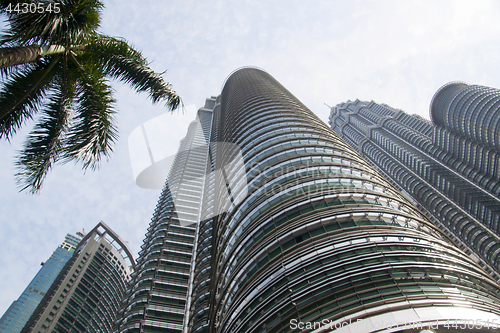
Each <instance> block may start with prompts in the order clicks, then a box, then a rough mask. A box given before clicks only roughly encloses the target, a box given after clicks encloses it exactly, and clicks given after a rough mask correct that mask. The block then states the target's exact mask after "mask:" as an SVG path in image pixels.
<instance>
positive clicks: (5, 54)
mask: <svg viewBox="0 0 500 333" xmlns="http://www.w3.org/2000/svg"><path fill="white" fill-rule="evenodd" d="M40 56H41V49H40V46H38V45H30V46H20V47H2V48H0V68H4V67H9V66H15V65H20V64H26V63H28V62H33V61H35V60H36V59H38V58H39V57H40Z"/></svg>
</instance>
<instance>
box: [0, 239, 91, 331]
mask: <svg viewBox="0 0 500 333" xmlns="http://www.w3.org/2000/svg"><path fill="white" fill-rule="evenodd" d="M80 240H81V238H80V236H79V235H77V236H74V235H70V234H67V235H66V237H65V240H64V242H63V243H62V244H61V245H60V246H58V247H57V249H56V250H55V251H54V253H52V255H51V256H50V258H49V259H48V260H47V261H46V262H44V263H42V268H40V270H39V271H38V273H37V274H36V275H35V277H34V278H33V280H31V282H30V283H29V285H28V287H26V289H25V290H24V291H23V293H22V294H21V296H20V297H19V299H18V300H15V301H14V302H13V303H12V305H11V306H10V307H9V309H8V310H7V311H6V312H5V313H4V315H3V316H2V318H0V332H3V333H19V332H21V329H22V328H23V326H24V324H26V321H28V319H29V317H30V316H31V314H32V313H33V311H34V310H35V309H36V307H37V306H38V304H39V303H40V301H41V300H42V298H43V296H45V294H46V293H47V291H48V290H49V288H50V286H51V285H52V282H54V280H55V278H56V277H57V275H58V274H59V272H60V271H61V269H62V268H63V267H64V265H65V264H66V262H67V261H68V260H69V258H71V256H72V255H73V252H74V251H75V249H76V247H77V245H78V243H79V242H80Z"/></svg>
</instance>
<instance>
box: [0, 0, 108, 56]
mask: <svg viewBox="0 0 500 333" xmlns="http://www.w3.org/2000/svg"><path fill="white" fill-rule="evenodd" d="M17 3H19V4H23V3H27V4H32V3H34V4H35V5H38V4H39V3H42V4H45V5H48V4H51V6H53V5H54V3H58V4H60V6H59V8H60V9H61V11H60V12H59V13H55V12H54V11H44V12H43V13H38V12H35V13H31V12H28V13H17V12H10V13H6V14H7V17H8V19H7V22H8V23H9V24H10V29H9V30H8V31H7V33H6V34H4V35H3V36H2V37H1V38H0V45H8V46H14V45H16V46H24V45H31V44H41V45H50V44H61V45H66V46H68V45H71V44H75V43H78V42H81V41H84V40H85V39H86V38H88V37H89V36H90V34H92V33H93V32H94V31H95V30H96V29H97V28H98V27H99V24H100V18H99V11H100V10H101V9H102V8H103V7H104V5H103V3H102V2H101V1H99V0H60V1H47V0H31V1H29V0H27V1H16V2H12V4H13V6H14V5H15V4H17ZM7 6H8V2H6V1H2V4H1V6H0V9H2V11H5V8H6V7H7Z"/></svg>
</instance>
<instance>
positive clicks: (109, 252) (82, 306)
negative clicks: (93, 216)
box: [21, 222, 135, 333]
mask: <svg viewBox="0 0 500 333" xmlns="http://www.w3.org/2000/svg"><path fill="white" fill-rule="evenodd" d="M134 264H135V262H134V259H133V257H132V255H131V253H130V251H129V250H128V248H127V246H126V244H125V243H124V242H123V241H122V240H121V239H120V237H119V236H118V235H116V234H115V233H114V232H113V231H112V230H111V229H110V228H109V227H108V226H107V225H106V224H104V223H103V222H100V223H99V224H97V225H96V226H95V227H94V228H93V229H92V230H91V231H90V232H89V233H88V234H87V235H85V237H84V238H83V239H82V241H81V242H80V244H79V245H78V247H77V249H76V250H75V253H74V254H73V256H72V257H71V258H70V260H68V262H67V263H66V265H65V266H64V267H63V269H62V270H61V272H60V273H59V275H58V276H57V278H56V279H55V281H54V283H52V285H51V286H50V288H49V290H48V291H47V293H46V294H45V296H44V297H43V299H42V301H41V302H40V304H39V305H38V307H37V308H36V310H35V311H34V312H33V314H32V315H31V317H30V318H29V320H28V322H27V323H26V325H25V326H24V328H23V329H22V331H21V332H26V333H28V332H30V333H31V332H33V333H39V332H60V333H65V332H111V330H112V327H113V324H114V320H115V316H116V313H117V311H118V309H119V305H120V301H121V299H122V297H123V293H124V291H125V288H126V286H127V281H128V277H129V275H130V273H131V269H132V267H133V265H134Z"/></svg>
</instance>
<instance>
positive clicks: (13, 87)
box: [0, 56, 60, 139]
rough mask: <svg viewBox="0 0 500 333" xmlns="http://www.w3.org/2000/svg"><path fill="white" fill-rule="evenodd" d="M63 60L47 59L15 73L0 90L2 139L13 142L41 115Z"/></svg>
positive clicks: (0, 135)
mask: <svg viewBox="0 0 500 333" xmlns="http://www.w3.org/2000/svg"><path fill="white" fill-rule="evenodd" d="M59 58H60V57H59V56H54V57H47V58H46V59H41V60H40V61H38V62H36V63H35V64H32V65H27V66H23V67H22V68H20V69H19V70H18V71H16V72H13V73H11V75H10V78H9V80H7V82H5V84H4V85H3V86H2V89H1V90H0V138H3V137H5V138H7V139H9V138H10V137H11V136H12V135H13V134H15V133H16V131H17V130H18V129H19V128H20V127H21V126H22V125H23V123H24V122H25V121H26V120H29V119H32V117H33V115H34V114H35V113H36V112H38V110H39V108H40V106H41V104H42V102H43V99H44V97H45V95H46V92H47V90H48V89H49V88H50V87H51V81H52V80H53V75H54V73H55V70H56V66H55V65H56V64H57V62H58V60H59Z"/></svg>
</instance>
